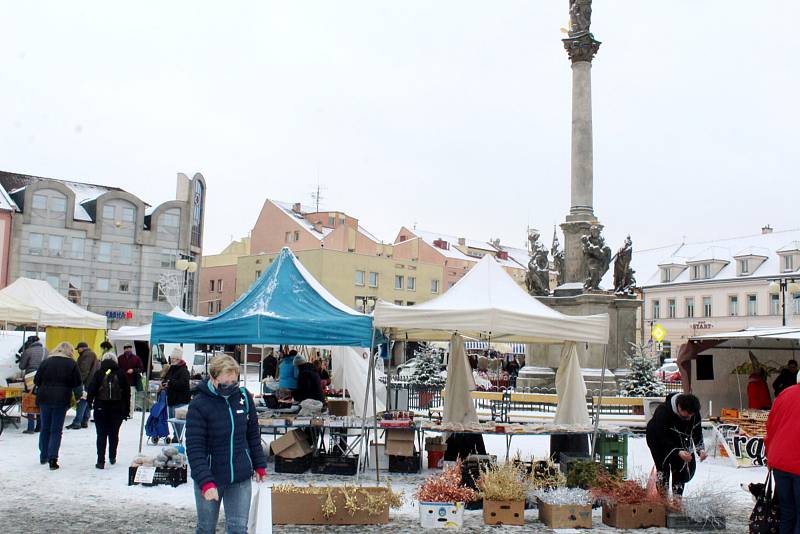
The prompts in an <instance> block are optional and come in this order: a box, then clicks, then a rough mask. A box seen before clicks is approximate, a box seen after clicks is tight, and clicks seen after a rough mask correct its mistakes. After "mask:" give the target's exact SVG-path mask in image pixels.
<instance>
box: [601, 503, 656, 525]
mask: <svg viewBox="0 0 800 534" xmlns="http://www.w3.org/2000/svg"><path fill="white" fill-rule="evenodd" d="M603 523H605V524H606V525H608V526H610V527H616V528H649V527H665V526H667V510H666V509H665V508H664V505H663V504H655V503H642V504H616V505H614V506H610V505H607V504H604V505H603Z"/></svg>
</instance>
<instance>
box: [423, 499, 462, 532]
mask: <svg viewBox="0 0 800 534" xmlns="http://www.w3.org/2000/svg"><path fill="white" fill-rule="evenodd" d="M419 522H420V524H421V525H422V528H461V526H462V525H463V524H464V503H463V502H457V503H451V502H421V503H419Z"/></svg>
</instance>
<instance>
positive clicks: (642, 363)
mask: <svg viewBox="0 0 800 534" xmlns="http://www.w3.org/2000/svg"><path fill="white" fill-rule="evenodd" d="M631 347H632V352H631V354H630V355H629V356H628V366H629V367H630V371H631V372H630V374H628V375H627V376H626V377H625V378H624V379H623V380H622V387H621V388H620V394H622V395H625V396H627V397H663V396H664V395H665V394H666V392H667V391H666V388H665V387H664V384H662V383H661V382H660V381H659V380H658V378H657V377H656V371H658V356H657V355H656V352H655V350H654V347H653V345H652V344H650V345H645V344H636V343H631Z"/></svg>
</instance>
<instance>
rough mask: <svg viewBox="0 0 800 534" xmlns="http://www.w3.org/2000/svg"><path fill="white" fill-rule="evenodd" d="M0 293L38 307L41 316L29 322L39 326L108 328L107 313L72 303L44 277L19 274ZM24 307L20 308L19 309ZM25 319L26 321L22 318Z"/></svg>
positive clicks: (28, 305)
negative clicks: (37, 277)
mask: <svg viewBox="0 0 800 534" xmlns="http://www.w3.org/2000/svg"><path fill="white" fill-rule="evenodd" d="M0 296H8V297H11V298H12V299H15V300H17V301H19V302H24V303H25V306H26V307H33V308H35V309H36V310H38V317H37V318H36V319H34V320H32V321H24V322H28V323H37V324H39V325H40V326H61V327H65V328H97V329H102V330H105V328H106V317H105V316H104V315H99V314H96V313H92V312H90V311H89V310H86V309H84V308H81V307H80V306H78V305H76V304H73V303H72V302H70V301H68V300H67V299H66V298H64V296H63V295H61V294H60V293H59V292H58V291H56V290H55V289H53V286H51V285H50V284H48V283H47V282H45V281H43V280H31V279H30V278H18V279H16V280H15V281H14V282H13V283H12V284H11V285H9V286H8V287H5V288H3V289H2V290H0ZM19 310H21V309H19ZM21 322H23V321H21Z"/></svg>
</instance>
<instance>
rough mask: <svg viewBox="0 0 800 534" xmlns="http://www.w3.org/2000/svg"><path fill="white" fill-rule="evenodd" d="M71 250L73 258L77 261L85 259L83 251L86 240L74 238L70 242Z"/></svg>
mask: <svg viewBox="0 0 800 534" xmlns="http://www.w3.org/2000/svg"><path fill="white" fill-rule="evenodd" d="M70 241H71V242H70V250H71V251H72V257H73V258H75V259H77V260H82V259H83V250H84V247H85V245H86V242H85V240H84V239H83V238H82V237H73V238H72V239H71V240H70Z"/></svg>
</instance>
